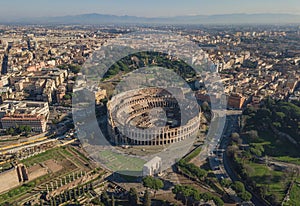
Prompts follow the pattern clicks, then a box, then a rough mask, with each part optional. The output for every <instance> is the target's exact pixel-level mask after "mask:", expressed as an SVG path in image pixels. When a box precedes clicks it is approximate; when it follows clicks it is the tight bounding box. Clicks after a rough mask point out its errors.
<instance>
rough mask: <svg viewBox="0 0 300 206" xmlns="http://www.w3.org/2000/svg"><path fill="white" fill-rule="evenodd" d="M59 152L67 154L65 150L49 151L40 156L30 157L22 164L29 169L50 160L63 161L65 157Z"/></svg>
mask: <svg viewBox="0 0 300 206" xmlns="http://www.w3.org/2000/svg"><path fill="white" fill-rule="evenodd" d="M59 151H62V152H63V153H65V152H67V151H65V149H63V148H54V149H50V150H47V151H46V152H43V153H40V154H38V155H35V156H32V157H29V158H27V159H24V160H21V161H20V163H23V164H25V165H26V166H27V167H29V166H32V165H34V164H36V163H40V162H44V161H46V160H49V159H56V160H63V159H64V158H65V157H64V156H63V155H61V154H60V153H59Z"/></svg>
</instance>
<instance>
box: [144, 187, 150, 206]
mask: <svg viewBox="0 0 300 206" xmlns="http://www.w3.org/2000/svg"><path fill="white" fill-rule="evenodd" d="M143 206H151V198H150V194H149V191H148V190H146V191H145V194H144V200H143Z"/></svg>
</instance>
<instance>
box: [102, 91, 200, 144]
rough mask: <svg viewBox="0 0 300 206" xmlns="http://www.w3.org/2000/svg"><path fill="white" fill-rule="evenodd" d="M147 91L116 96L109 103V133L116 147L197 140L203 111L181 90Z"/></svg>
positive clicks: (190, 95)
mask: <svg viewBox="0 0 300 206" xmlns="http://www.w3.org/2000/svg"><path fill="white" fill-rule="evenodd" d="M171 90H172V91H173V92H169V91H170V90H169V89H160V88H146V89H137V90H131V91H127V92H123V93H121V94H118V95H115V96H114V97H113V98H112V99H111V100H110V101H109V102H108V104H107V111H108V131H109V135H110V140H111V142H113V143H114V144H116V145H123V144H125V145H153V146H154V145H166V144H172V143H175V142H179V141H182V140H184V139H186V138H190V137H194V136H195V135H196V134H197V132H198V130H199V126H200V115H201V113H200V108H199V105H198V104H197V102H196V101H193V98H192V94H191V93H189V94H184V92H183V90H182V89H175V90H176V91H175V90H174V89H171Z"/></svg>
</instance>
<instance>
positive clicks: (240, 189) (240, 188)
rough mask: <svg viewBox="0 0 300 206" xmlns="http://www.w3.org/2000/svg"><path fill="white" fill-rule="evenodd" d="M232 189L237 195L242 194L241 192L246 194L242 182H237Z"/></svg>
mask: <svg viewBox="0 0 300 206" xmlns="http://www.w3.org/2000/svg"><path fill="white" fill-rule="evenodd" d="M232 188H233V189H234V190H235V191H236V192H237V193H240V192H244V191H245V186H244V184H243V183H242V182H240V181H235V182H234V183H233V185H232Z"/></svg>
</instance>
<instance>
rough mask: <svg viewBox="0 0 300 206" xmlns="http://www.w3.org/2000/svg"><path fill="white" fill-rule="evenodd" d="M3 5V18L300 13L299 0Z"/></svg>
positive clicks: (62, 0) (16, 0)
mask: <svg viewBox="0 0 300 206" xmlns="http://www.w3.org/2000/svg"><path fill="white" fill-rule="evenodd" d="M1 4H2V6H1V8H0V20H15V19H20V18H35V17H55V16H68V15H81V14H90V13H97V14H107V15H118V16H124V15H128V16H137V17H148V18H149V17H174V16H194V15H223V14H257V13H259V14H261V13H265V14H296V15H299V14H300V1H299V0H287V1H282V0H265V1H259V0H253V1H248V0H225V1H224V0H210V1H207V0H189V2H183V1H182V0H163V1H159V0H153V1H151V2H150V1H145V0H121V1H117V0H110V1H107V0H86V1H79V0H73V1H72V2H70V1H67V0H52V1H46V0H40V1H38V0H28V1H22V0H11V1H5V2H2V3H1Z"/></svg>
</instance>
